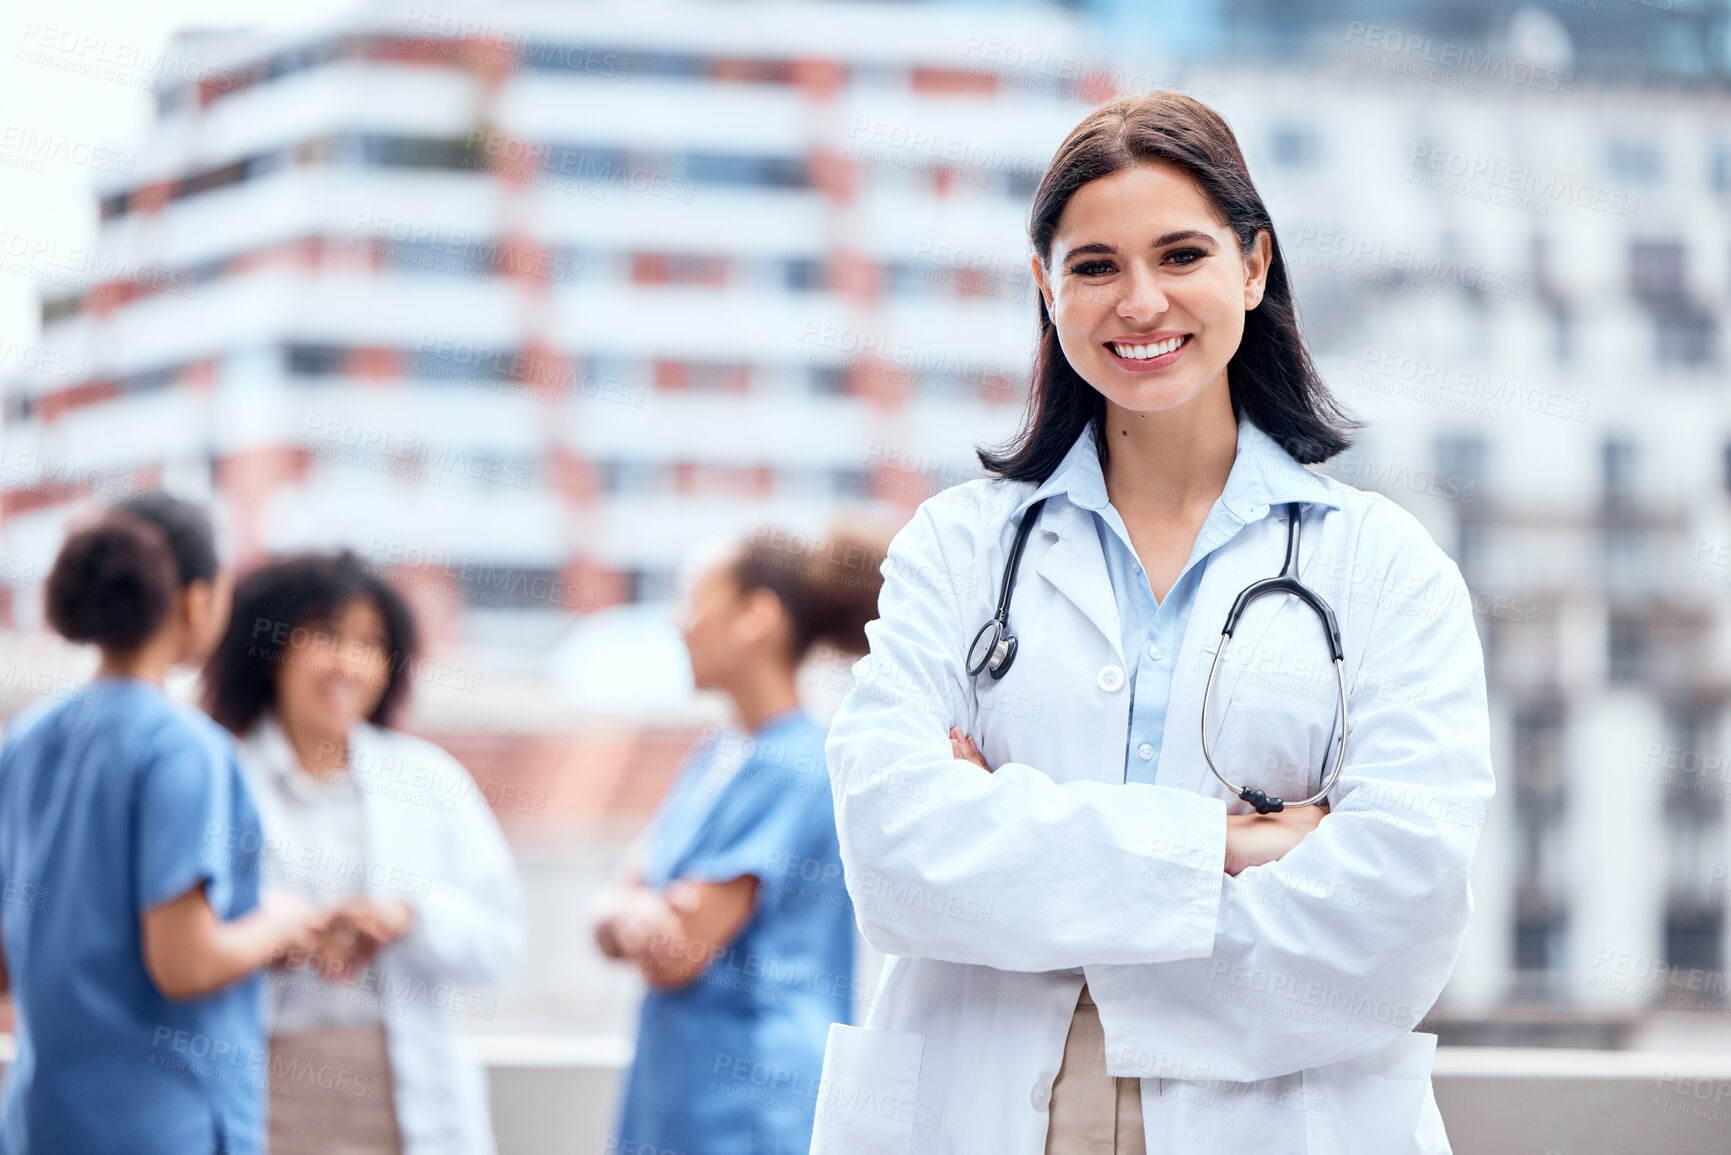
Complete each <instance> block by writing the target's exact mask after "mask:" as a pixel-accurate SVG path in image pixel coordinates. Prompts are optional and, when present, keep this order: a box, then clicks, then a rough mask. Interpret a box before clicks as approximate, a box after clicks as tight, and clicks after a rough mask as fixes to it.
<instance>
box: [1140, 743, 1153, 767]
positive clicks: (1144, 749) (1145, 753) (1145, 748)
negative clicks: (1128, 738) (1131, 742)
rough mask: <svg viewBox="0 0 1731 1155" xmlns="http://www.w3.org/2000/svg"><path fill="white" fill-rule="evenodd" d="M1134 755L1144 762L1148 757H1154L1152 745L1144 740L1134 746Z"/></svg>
mask: <svg viewBox="0 0 1731 1155" xmlns="http://www.w3.org/2000/svg"><path fill="white" fill-rule="evenodd" d="M1136 756H1137V757H1138V758H1140V759H1142V761H1144V762H1146V761H1148V759H1150V758H1152V757H1154V747H1153V746H1151V745H1149V744H1148V743H1147V742H1144V743H1142V744H1141V745H1140V746H1138V747H1136Z"/></svg>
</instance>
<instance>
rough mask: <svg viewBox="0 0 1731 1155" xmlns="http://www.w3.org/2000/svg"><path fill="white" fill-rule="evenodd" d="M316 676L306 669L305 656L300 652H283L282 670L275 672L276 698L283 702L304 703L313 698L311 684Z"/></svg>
mask: <svg viewBox="0 0 1731 1155" xmlns="http://www.w3.org/2000/svg"><path fill="white" fill-rule="evenodd" d="M316 678H317V675H316V674H315V673H314V672H313V671H312V670H311V669H309V668H308V666H307V661H306V654H305V653H304V652H303V651H300V650H286V651H284V652H283V657H282V668H281V669H279V670H278V671H277V678H276V696H277V698H278V699H280V700H281V701H284V702H297V703H298V702H305V701H307V700H308V699H310V698H312V697H313V689H312V687H313V682H314V681H315V680H316Z"/></svg>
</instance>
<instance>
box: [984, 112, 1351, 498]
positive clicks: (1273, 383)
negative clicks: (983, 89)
mask: <svg viewBox="0 0 1731 1155" xmlns="http://www.w3.org/2000/svg"><path fill="white" fill-rule="evenodd" d="M1150 163H1164V164H1171V165H1175V166H1177V167H1178V168H1180V169H1182V170H1184V171H1185V172H1186V173H1188V174H1189V175H1190V177H1191V179H1192V180H1194V181H1195V182H1196V186H1197V188H1198V189H1199V190H1201V193H1202V195H1203V197H1205V198H1206V199H1207V201H1208V203H1209V204H1210V205H1212V206H1213V208H1214V210H1215V212H1216V213H1217V214H1218V216H1219V217H1220V218H1222V219H1224V220H1225V222H1226V223H1227V225H1228V226H1229V227H1230V228H1231V229H1232V231H1233V233H1234V234H1236V236H1237V237H1238V243H1239V247H1240V249H1241V251H1242V252H1243V253H1244V254H1245V255H1246V256H1248V255H1249V253H1250V252H1251V251H1252V249H1253V248H1254V246H1255V243H1256V234H1257V233H1258V232H1259V231H1266V232H1267V233H1268V239H1269V242H1270V244H1271V247H1272V250H1273V258H1272V260H1271V261H1270V263H1269V266H1268V278H1267V285H1266V287H1265V289H1264V292H1263V297H1262V303H1261V304H1259V305H1258V306H1257V307H1256V308H1255V309H1252V310H1249V311H1248V312H1246V313H1245V315H1244V337H1243V340H1242V341H1240V343H1239V346H1238V351H1237V352H1236V353H1234V354H1233V356H1232V360H1231V361H1230V362H1229V363H1228V364H1227V367H1226V372H1227V384H1228V387H1229V389H1230V392H1231V395H1232V410H1233V414H1234V416H1240V415H1248V416H1249V418H1250V420H1251V421H1252V422H1254V423H1255V424H1256V426H1257V428H1259V429H1261V430H1262V431H1263V432H1264V433H1267V434H1268V435H1269V436H1270V437H1272V438H1273V439H1274V440H1276V441H1278V442H1279V443H1280V444H1281V445H1282V446H1284V447H1285V448H1286V450H1287V452H1289V453H1291V454H1292V456H1293V457H1295V458H1296V459H1298V460H1299V461H1300V462H1303V463H1305V464H1309V463H1311V462H1316V461H1326V460H1328V459H1329V458H1330V457H1333V456H1334V455H1335V454H1337V453H1339V452H1341V451H1342V450H1344V449H1346V448H1347V447H1348V446H1349V445H1351V444H1352V441H1351V437H1350V432H1351V430H1353V429H1356V428H1358V427H1359V425H1360V423H1359V422H1356V421H1353V420H1351V419H1350V418H1348V417H1347V416H1346V414H1345V413H1344V412H1342V411H1341V409H1340V406H1339V404H1338V403H1337V402H1336V401H1335V399H1334V397H1333V396H1332V395H1331V394H1330V393H1329V391H1328V387H1327V386H1326V385H1325V384H1324V383H1323V381H1322V378H1321V376H1320V375H1319V374H1318V373H1317V371H1316V367H1315V365H1313V364H1312V363H1311V359H1310V353H1309V351H1308V350H1307V349H1306V348H1305V345H1304V338H1303V337H1302V336H1301V335H1300V333H1299V331H1298V318H1297V313H1296V310H1295V308H1294V305H1293V299H1292V286H1291V284H1290V283H1289V282H1288V280H1287V276H1286V261H1285V258H1284V257H1282V256H1281V252H1280V241H1279V238H1278V237H1276V235H1275V232H1274V222H1273V221H1272V220H1271V219H1270V217H1269V215H1268V210H1267V208H1265V207H1264V206H1263V203H1262V197H1261V196H1260V195H1259V194H1258V193H1257V191H1256V186H1255V185H1253V184H1252V183H1251V180H1250V170H1249V168H1248V166H1246V165H1245V163H1244V154H1243V153H1241V152H1240V151H1239V149H1238V140H1237V138H1235V137H1234V136H1233V135H1232V129H1231V128H1230V127H1229V126H1228V125H1227V123H1226V121H1225V119H1224V118H1222V117H1221V115H1220V114H1219V113H1217V112H1215V111H1214V110H1213V109H1211V108H1209V107H1208V106H1207V105H1205V104H1203V103H1202V102H1201V101H1198V100H1195V99H1193V98H1192V97H1189V96H1185V95H1183V94H1182V93H1177V92H1150V93H1145V94H1143V95H1141V96H1127V97H1124V98H1123V99H1121V100H1115V101H1113V102H1112V103H1110V104H1107V105H1105V106H1103V107H1101V108H1099V109H1097V110H1095V111H1094V112H1093V113H1091V114H1089V116H1088V117H1087V118H1086V119H1084V120H1083V121H1082V123H1080V124H1078V125H1077V126H1076V127H1075V128H1074V129H1072V130H1071V132H1070V135H1069V136H1068V137H1066V138H1065V139H1064V143H1063V144H1061V145H1059V146H1058V151H1057V153H1056V155H1054V156H1053V158H1052V163H1051V165H1050V166H1049V167H1048V168H1047V169H1046V173H1045V176H1044V177H1042V178H1041V180H1040V186H1039V188H1038V189H1036V190H1035V192H1034V204H1033V207H1032V209H1031V211H1030V213H1029V218H1028V237H1029V239H1030V240H1031V241H1032V242H1033V245H1034V251H1035V253H1037V254H1038V255H1039V258H1040V263H1041V264H1042V265H1043V266H1046V267H1047V268H1050V266H1051V261H1052V238H1053V235H1054V234H1055V233H1056V232H1057V230H1058V218H1059V217H1060V216H1061V215H1062V214H1063V212H1064V206H1065V205H1066V204H1068V203H1069V201H1070V197H1071V196H1073V195H1074V194H1075V192H1076V190H1077V189H1079V188H1081V187H1082V186H1083V185H1085V184H1087V183H1088V182H1090V181H1095V180H1099V179H1100V178H1101V177H1105V176H1110V175H1111V174H1113V173H1115V172H1119V171H1121V170H1123V169H1127V168H1130V167H1132V166H1134V165H1138V164H1150ZM1035 307H1036V308H1037V309H1038V310H1039V347H1038V348H1037V350H1036V351H1035V354H1034V367H1033V373H1032V380H1031V382H1030V384H1029V389H1028V407H1027V410H1026V412H1025V414H1024V416H1023V422H1022V428H1021V430H1020V431H1019V432H1018V433H1017V434H1016V436H1015V437H1014V438H1013V439H1012V441H1011V442H1010V445H1009V446H1008V448H1007V449H1006V450H1005V451H1004V452H1002V453H994V452H991V451H988V450H984V449H977V450H976V452H977V453H978V454H979V458H980V463H981V464H982V465H984V466H985V467H986V469H987V470H989V471H990V472H992V473H996V474H998V475H1000V476H1002V477H1006V478H1009V479H1011V480H1013V481H1034V482H1042V481H1045V480H1046V478H1048V477H1050V476H1051V475H1052V471H1053V470H1054V469H1056V468H1057V467H1058V463H1059V462H1060V461H1061V460H1063V457H1064V454H1066V453H1067V452H1069V450H1070V446H1071V445H1073V444H1074V443H1075V441H1076V438H1077V437H1079V436H1080V435H1081V433H1082V430H1083V428H1084V427H1085V426H1086V425H1087V424H1089V423H1090V422H1091V423H1093V426H1094V436H1095V441H1096V442H1097V443H1098V444H1099V445H1101V446H1102V447H1103V446H1105V444H1106V438H1105V436H1104V434H1105V428H1104V426H1105V420H1106V401H1105V398H1104V397H1103V396H1101V394H1100V392H1099V391H1098V390H1097V389H1095V388H1094V387H1093V386H1092V385H1090V384H1088V382H1087V381H1085V380H1083V379H1082V376H1081V375H1080V374H1079V373H1077V372H1076V370H1075V369H1074V368H1073V367H1072V366H1071V365H1070V362H1069V359H1068V358H1066V357H1065V356H1064V350H1063V349H1062V348H1061V347H1060V346H1059V344H1058V330H1057V328H1056V327H1055V326H1054V325H1053V324H1052V318H1051V316H1050V314H1049V313H1048V312H1047V310H1046V299H1045V296H1044V295H1043V294H1040V293H1036V294H1035Z"/></svg>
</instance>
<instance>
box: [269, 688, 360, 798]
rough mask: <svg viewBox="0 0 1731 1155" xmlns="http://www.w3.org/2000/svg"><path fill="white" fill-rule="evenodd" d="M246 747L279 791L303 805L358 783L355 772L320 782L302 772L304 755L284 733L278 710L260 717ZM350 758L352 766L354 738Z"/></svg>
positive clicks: (270, 711) (337, 775)
mask: <svg viewBox="0 0 1731 1155" xmlns="http://www.w3.org/2000/svg"><path fill="white" fill-rule="evenodd" d="M246 744H247V746H248V747H249V748H250V749H251V751H252V754H253V756H254V757H255V758H257V759H258V762H259V764H260V765H261V766H262V767H263V768H264V771H265V773H266V775H268V777H269V780H270V781H272V782H274V783H275V784H276V787H277V789H278V790H281V791H283V792H284V793H286V794H288V795H289V796H290V797H293V798H295V799H298V800H299V801H301V802H310V801H312V800H313V799H315V798H319V797H322V796H323V795H324V794H326V793H328V792H329V791H331V790H335V789H342V788H351V787H352V786H353V784H354V775H353V771H352V770H350V771H346V772H344V773H342V774H335V775H332V776H331V777H329V778H326V779H318V778H315V777H313V776H312V775H311V774H308V773H307V772H306V771H305V770H304V769H302V768H301V759H300V755H299V754H297V753H296V752H295V748H294V746H293V744H291V743H290V742H289V740H288V733H287V732H286V731H284V730H283V728H282V722H281V721H280V720H279V719H278V718H277V716H276V711H274V710H266V711H265V712H264V713H263V714H261V715H260V716H259V720H258V721H257V722H255V723H254V724H253V728H252V730H251V731H250V732H249V733H248V734H247V736H246ZM350 755H351V758H350V762H351V765H352V763H353V757H352V755H353V738H352V737H351V739H350Z"/></svg>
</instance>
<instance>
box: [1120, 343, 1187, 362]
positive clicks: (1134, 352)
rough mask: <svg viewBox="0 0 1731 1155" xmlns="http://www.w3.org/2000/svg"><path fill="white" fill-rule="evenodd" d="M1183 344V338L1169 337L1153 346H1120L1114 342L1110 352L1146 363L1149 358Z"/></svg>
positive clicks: (1163, 353)
mask: <svg viewBox="0 0 1731 1155" xmlns="http://www.w3.org/2000/svg"><path fill="white" fill-rule="evenodd" d="M1183 343H1184V338H1182V337H1169V338H1167V339H1166V340H1164V341H1161V342H1159V343H1157V344H1153V345H1120V344H1117V343H1116V342H1114V343H1113V345H1112V351H1113V352H1114V353H1116V354H1118V356H1120V357H1127V358H1129V359H1130V360H1133V361H1146V360H1148V359H1149V358H1150V357H1160V356H1163V355H1165V354H1167V353H1170V352H1172V350H1174V349H1176V348H1178V346H1180V345H1182V344H1183Z"/></svg>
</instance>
